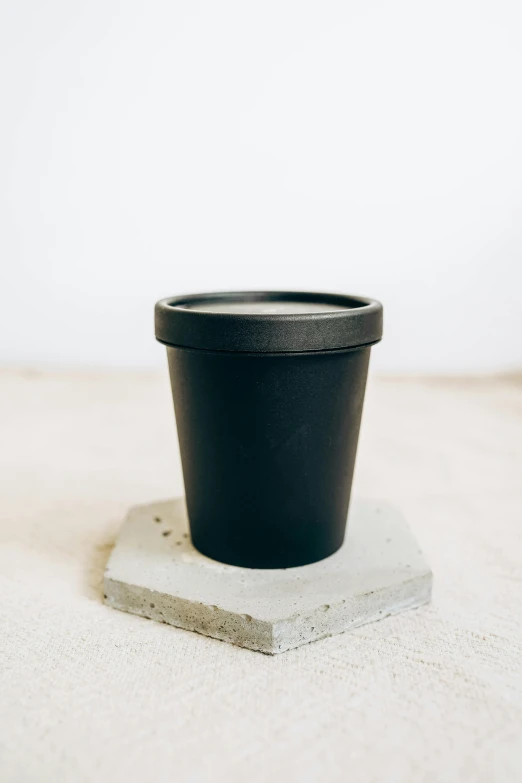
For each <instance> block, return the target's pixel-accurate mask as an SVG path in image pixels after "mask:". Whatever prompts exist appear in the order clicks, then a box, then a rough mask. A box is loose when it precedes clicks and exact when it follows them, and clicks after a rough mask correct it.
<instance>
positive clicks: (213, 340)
mask: <svg viewBox="0 0 522 783" xmlns="http://www.w3.org/2000/svg"><path fill="white" fill-rule="evenodd" d="M244 300H247V301H254V302H256V301H263V300H264V301H268V302H281V301H286V302H295V303H300V304H306V303H319V304H321V303H324V304H325V305H326V306H327V305H334V306H336V307H337V308H343V309H336V310H330V311H328V310H325V311H324V312H310V313H234V312H232V313H231V312H211V311H208V310H197V309H196V308H195V307H194V305H196V304H197V303H198V302H201V303H206V304H208V303H209V302H213V301H214V302H217V303H219V302H240V301H244ZM187 305H192V308H189V307H187ZM155 332H156V339H157V340H158V341H159V342H161V343H164V344H165V345H167V346H169V345H170V346H177V347H182V348H183V347H185V348H194V349H198V348H200V349H203V350H211V351H227V352H230V351H232V352H236V351H237V352H246V353H301V352H309V351H328V350H336V349H340V348H357V347H361V348H362V347H363V346H368V345H371V344H373V343H376V342H378V341H379V340H380V339H381V337H382V305H381V303H380V302H378V301H377V300H376V299H369V298H368V297H363V296H356V295H353V294H349V295H348V294H338V293H321V292H314V291H222V292H221V291H219V292H209V293H201V294H187V295H179V296H171V297H167V298H165V299H161V300H160V301H159V302H157V304H156V308H155Z"/></svg>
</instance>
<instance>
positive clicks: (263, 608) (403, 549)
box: [104, 498, 432, 655]
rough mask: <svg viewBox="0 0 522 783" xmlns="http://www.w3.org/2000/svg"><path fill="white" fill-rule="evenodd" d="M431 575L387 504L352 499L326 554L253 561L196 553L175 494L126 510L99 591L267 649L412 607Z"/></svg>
mask: <svg viewBox="0 0 522 783" xmlns="http://www.w3.org/2000/svg"><path fill="white" fill-rule="evenodd" d="M431 584H432V574H431V571H430V569H429V567H428V565H427V564H426V561H425V560H424V557H423V555H422V553H421V551H420V549H419V547H418V544H417V542H416V540H415V537H414V536H413V534H412V533H411V531H410V529H409V528H408V525H407V524H406V522H405V520H404V519H403V517H402V515H401V514H400V513H399V512H398V511H397V510H395V509H394V508H392V507H391V506H389V505H388V504H386V503H379V502H375V501H363V500H355V501H353V502H352V505H351V510H350V514H349V518H348V528H347V535H346V539H345V543H344V545H343V546H342V548H341V549H340V550H339V551H338V552H336V553H335V554H334V555H332V556H331V557H328V558H326V559H325V560H322V561H320V562H319V563H313V564H312V565H307V566H302V567H299V568H289V569H279V570H258V569H249V568H238V567H236V566H229V565H225V564H223V563H218V562H216V561H214V560H210V559H209V558H207V557H205V556H204V555H202V554H200V553H199V552H198V551H197V550H196V549H195V548H194V547H193V545H192V543H191V540H190V533H189V526H188V520H187V514H186V510H185V503H184V499H183V498H179V499H176V500H168V501H163V502H157V503H151V504H149V505H145V506H137V507H135V508H133V509H131V510H130V511H129V513H128V516H127V518H126V519H125V521H124V523H123V526H122V529H121V531H120V534H119V536H118V539H117V541H116V545H115V547H114V549H113V551H112V554H111V556H110V559H109V562H108V564H107V568H106V571H105V576H104V594H105V602H106V603H107V604H108V605H109V606H112V607H114V608H115V609H120V610H122V611H126V612H131V613H133V614H137V615H140V616H141V617H147V618H149V619H152V620H156V621H159V622H163V623H168V624H170V625H174V626H177V627H179V628H184V629H186V630H188V631H196V632H198V633H201V634H205V635H207V636H212V637H214V638H216V639H221V640H222V641H226V642H231V643H233V644H236V645H239V646H241V647H247V648H249V649H251V650H256V651H259V652H263V653H267V654H272V655H274V654H277V653H281V652H285V651H286V650H290V649H292V648H294V647H298V646H299V645H302V644H306V643H308V642H312V641H315V640H317V639H321V638H324V637H326V636H332V635H334V634H338V633H342V632H344V631H348V630H350V629H351V628H356V627H358V626H360V625H364V624H365V623H370V622H373V621H375V620H380V619H382V618H384V617H386V616H388V615H392V614H397V613H398V612H402V611H404V610H406V609H412V608H414V607H418V606H420V605H421V604H424V603H426V602H427V601H429V599H430V595H431Z"/></svg>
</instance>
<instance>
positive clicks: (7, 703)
mask: <svg viewBox="0 0 522 783" xmlns="http://www.w3.org/2000/svg"><path fill="white" fill-rule="evenodd" d="M0 405H1V407H0V415H1V422H0V424H1V429H0V432H1V436H0V437H1V450H0V460H1V464H0V469H1V470H0V476H1V484H2V491H1V508H0V517H1V526H0V531H1V548H0V595H1V600H0V623H1V629H0V630H1V634H0V666H1V675H0V710H1V713H0V780H1V781H2V783H12V782H14V781H16V783H23V782H25V781H35V782H36V781H38V783H47V781H49V782H52V783H62V781H67V783H69V781H73V782H74V783H81V781H97V782H99V781H101V782H102V783H103V782H104V781H125V783H133V781H143V780H150V781H155V783H156V782H158V783H163V781H165V783H167V781H168V782H169V783H170V781H174V780H176V781H198V783H199V782H200V781H201V782H203V783H204V782H205V781H213V782H214V781H238V782H239V781H247V780H248V781H252V783H257V782H258V781H269V780H271V781H274V780H276V781H278V780H285V779H286V780H291V781H297V780H300V781H321V782H323V781H355V782H356V783H357V782H358V781H361V782H363V783H370V782H373V781H375V783H377V782H379V783H382V781H385V782H387V783H388V782H390V783H395V781H396V782H397V783H409V781H412V783H413V782H414V783H432V782H434V781H444V783H453V781H459V783H461V782H465V781H469V782H470V783H482V781H484V783H486V782H487V783H490V781H502V783H510V782H511V781H513V782H514V781H519V780H521V779H522V632H521V622H522V541H521V539H522V535H521V529H522V483H521V477H522V382H521V381H520V379H518V380H517V379H514V378H512V379H509V378H507V379H503V380H502V379H497V380H495V379H491V380H488V379H483V380H477V381H441V380H436V379H432V380H422V379H418V380H403V381H401V380H378V381H375V380H373V381H371V382H370V387H369V392H368V398H367V404H366V408H365V420H364V424H363V431H362V435H361V445H360V451H359V457H358V467H357V475H356V492H357V493H358V494H359V495H362V496H372V497H381V498H386V499H388V500H390V501H392V502H394V503H396V504H397V505H398V506H399V507H400V508H401V509H402V511H403V512H404V513H405V514H406V515H407V517H408V519H409V522H410V524H411V526H412V529H413V530H414V532H415V533H416V534H417V536H418V539H419V542H420V544H421V546H422V548H423V549H424V552H425V554H426V557H427V559H428V561H429V562H430V564H431V566H432V568H433V571H434V574H435V589H434V597H433V603H432V604H431V605H430V606H427V607H424V608H422V609H420V610H416V611H413V612H407V613H405V614H403V615H401V616H398V617H395V618H390V619H387V620H384V621H382V622H380V623H376V624H374V625H371V626H367V627H364V628H362V629H359V630H356V631H354V632H352V633H349V634H344V635H342V636H337V637H334V638H331V639H326V640H324V641H321V642H316V643H314V644H311V645H308V646H305V647H302V648H299V649H297V650H294V651H291V652H288V653H285V654H284V655H282V656H278V657H276V658H270V657H265V656H263V655H260V654H258V653H253V652H250V651H248V650H244V649H240V648H236V647H233V646H231V645H228V644H224V643H221V642H218V641H214V640H212V639H208V638H205V637H202V636H197V635H196V634H192V633H188V632H184V631H180V630H176V629H174V628H171V627H168V626H165V625H159V624H156V623H153V622H151V621H147V620H143V619H140V618H138V617H133V616H131V615H126V614H122V613H118V612H116V611H113V610H111V609H109V608H108V607H106V606H104V605H103V604H102V601H101V579H102V573H103V569H104V565H105V562H106V560H107V556H108V553H109V551H110V547H111V544H112V542H113V540H114V537H115V534H116V531H117V529H118V526H119V524H120V522H121V519H122V517H123V515H124V513H125V511H126V509H127V508H128V507H129V506H131V505H133V504H136V503H145V502H148V501H151V500H154V499H157V498H165V497H170V496H173V495H176V494H180V493H181V486H182V485H181V474H180V468H179V458H178V455H177V446H176V442H175V436H174V422H173V414H172V410H171V401H170V392H169V388H168V380H167V373H166V371H165V372H164V373H163V374H162V375H154V374H150V375H148V374H138V373H128V374H127V373H125V372H120V373H116V372H115V373H110V372H108V373H91V374H88V373H77V374H65V373H63V374H62V373H45V374H40V373H37V372H29V371H25V372H14V371H11V372H8V371H4V372H3V373H1V374H0Z"/></svg>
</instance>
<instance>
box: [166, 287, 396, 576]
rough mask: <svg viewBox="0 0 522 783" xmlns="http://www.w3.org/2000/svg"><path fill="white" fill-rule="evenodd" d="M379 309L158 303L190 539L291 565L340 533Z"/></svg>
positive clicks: (297, 297)
mask: <svg viewBox="0 0 522 783" xmlns="http://www.w3.org/2000/svg"><path fill="white" fill-rule="evenodd" d="M381 336H382V306H381V305H380V303H379V302H376V301H374V300H371V299H363V298H362V297H355V296H340V295H336V294H310V293H293V292H292V293H289V292H276V293H272V292H255V293H248V292H247V293H231V294H201V295H196V296H184V297H176V298H171V299H164V300H162V301H161V302H158V304H157V305H156V337H157V339H158V340H160V341H161V342H163V343H165V344H166V345H167V353H168V360H169V368H170V378H171V383H172V394H173V398H174V407H175V411H176V421H177V427H178V434H179V442H180V449H181V460H182V465H183V475H184V481H185V491H186V503H187V510H188V516H189V520H190V530H191V535H192V540H193V543H194V546H195V547H196V548H197V549H198V550H199V551H200V552H202V553H203V554H205V555H207V556H208V557H211V558H213V559H215V560H219V561H221V562H224V563H229V564H232V565H237V566H245V567H250V568H289V567H291V566H301V565H306V564H307V563H313V562H315V561H317V560H321V559H323V558H324V557H327V556H328V555H331V554H333V553H334V552H335V551H336V550H337V549H339V547H340V546H341V544H342V543H343V539H344V533H345V527H346V517H347V512H348V504H349V500H350V491H351V485H352V476H353V468H354V463H355V455H356V451H357V441H358V436H359V426H360V421H361V413H362V407H363V400H364V392H365V386H366V376H367V371H368V362H369V358H370V346H371V345H372V344H374V343H376V342H377V341H378V340H380V338H381Z"/></svg>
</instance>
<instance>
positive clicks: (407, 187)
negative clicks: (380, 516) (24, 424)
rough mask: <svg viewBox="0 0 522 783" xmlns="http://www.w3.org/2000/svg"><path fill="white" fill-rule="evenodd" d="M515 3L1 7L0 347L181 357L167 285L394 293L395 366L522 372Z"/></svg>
mask: <svg viewBox="0 0 522 783" xmlns="http://www.w3.org/2000/svg"><path fill="white" fill-rule="evenodd" d="M521 41H522V6H521V4H520V3H519V2H518V0H513V1H512V2H508V1H507V0H485V2H477V0H439V2H430V3H422V2H418V1H417V0H411V1H408V0H396V1H395V2H393V3H392V2H389V1H386V0H385V1H383V2H374V1H373V0H355V1H353V2H348V1H347V0H339V2H335V1H332V0H316V1H315V2H306V1H305V0H274V1H273V2H272V0H265V1H264V2H245V0H237V2H232V1H231V0H220V2H212V0H201V1H200V2H197V1H196V0H183V1H181V0H178V1H177V2H176V1H175V0H125V2H115V0H90V2H88V3H86V2H80V1H79V0H73V1H71V0H45V1H42V0H17V2H9V1H8V0H4V2H3V3H1V11H0V80H1V90H2V102H1V112H2V121H1V123H0V209H1V231H0V261H1V265H2V281H1V285H0V327H1V335H2V339H1V345H0V360H2V361H7V362H15V363H29V362H37V363H39V364H65V365H68V364H71V365H89V366H92V365H113V364H116V365H122V366H126V365H133V366H151V365H155V364H159V363H161V362H163V361H164V357H163V349H162V348H161V347H160V346H159V345H157V344H156V343H155V342H154V339H153V330H152V309H153V304H154V301H155V300H156V299H157V298H159V297H162V296H167V295H170V294H175V293H180V292H190V291H198V290H205V289H227V288H242V287H247V288H300V289H320V290H332V291H346V292H351V293H359V294H363V295H368V296H374V297H377V298H380V299H381V300H382V301H383V303H384V305H385V317H386V323H385V329H386V332H385V341H384V342H383V343H382V345H381V346H380V347H379V348H378V349H377V350H375V351H374V367H377V368H379V369H381V370H384V371H394V372H403V371H415V372H423V371H428V372H450V373H459V372H463V373H466V372H477V371H478V372H482V371H504V370H514V369H517V368H518V369H520V368H522V294H521V291H522V45H521Z"/></svg>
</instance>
